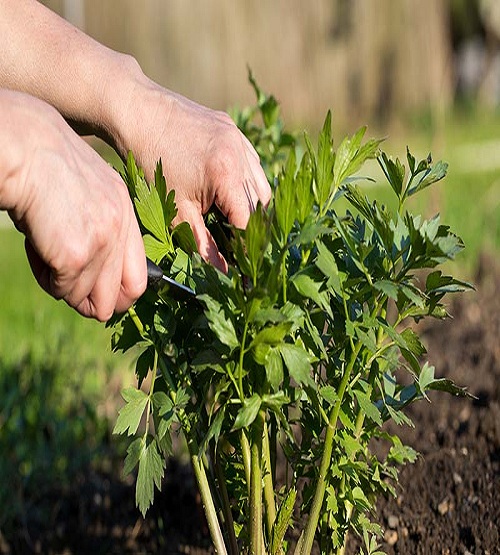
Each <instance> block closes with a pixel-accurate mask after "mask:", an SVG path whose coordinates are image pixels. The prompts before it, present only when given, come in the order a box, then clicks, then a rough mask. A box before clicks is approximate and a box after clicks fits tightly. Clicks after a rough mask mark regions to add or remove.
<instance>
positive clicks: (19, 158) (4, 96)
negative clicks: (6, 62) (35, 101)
mask: <svg viewBox="0 0 500 555" xmlns="http://www.w3.org/2000/svg"><path fill="white" fill-rule="evenodd" d="M21 96H24V95H21V94H20V93H15V92H13V91H9V90H6V89H0V121H2V125H1V126H0V209H1V210H14V209H15V208H16V206H17V204H18V202H19V201H18V199H19V196H20V195H21V191H20V188H21V187H20V186H19V185H18V183H19V182H20V174H21V173H22V167H23V165H24V158H25V153H26V149H25V146H24V136H23V133H21V132H20V129H22V127H21V125H22V121H21V118H20V112H21V110H20V104H21V102H22V98H21Z"/></svg>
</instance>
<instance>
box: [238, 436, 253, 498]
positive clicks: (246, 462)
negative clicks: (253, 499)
mask: <svg viewBox="0 0 500 555" xmlns="http://www.w3.org/2000/svg"><path fill="white" fill-rule="evenodd" d="M240 445H241V455H242V457H243V468H244V470H245V481H246V483H247V493H248V498H250V478H251V475H252V471H251V454H250V443H249V442H248V437H247V435H246V433H245V430H241V435H240Z"/></svg>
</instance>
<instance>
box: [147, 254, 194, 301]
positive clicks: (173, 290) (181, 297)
mask: <svg viewBox="0 0 500 555" xmlns="http://www.w3.org/2000/svg"><path fill="white" fill-rule="evenodd" d="M146 264H147V268H148V287H150V288H151V289H153V290H154V291H156V292H157V293H158V294H160V295H163V294H164V295H166V296H168V297H171V298H172V299H175V300H177V301H187V300H189V299H194V298H195V297H196V293H195V292H194V290H193V289H191V287H188V286H187V285H183V284H182V283H179V282H178V281H175V279H172V278H171V277H168V276H166V275H165V274H164V273H163V270H162V269H161V268H160V267H159V266H158V265H157V264H155V263H154V262H153V261H152V260H150V259H149V258H146Z"/></svg>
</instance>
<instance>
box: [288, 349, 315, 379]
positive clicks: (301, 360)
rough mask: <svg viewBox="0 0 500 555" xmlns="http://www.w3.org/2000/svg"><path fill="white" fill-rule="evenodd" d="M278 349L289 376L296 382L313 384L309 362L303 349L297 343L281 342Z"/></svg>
mask: <svg viewBox="0 0 500 555" xmlns="http://www.w3.org/2000/svg"><path fill="white" fill-rule="evenodd" d="M279 350H280V353H281V356H282V357H283V361H284V363H285V365H286V367H287V368H288V372H289V373H290V376H291V377H292V378H293V379H294V380H295V381H296V382H297V384H299V385H300V384H305V385H314V382H313V380H312V378H311V362H310V360H309V355H308V354H307V353H306V352H305V351H304V349H302V348H301V347H299V346H298V345H291V344H289V343H283V344H282V345H280V346H279Z"/></svg>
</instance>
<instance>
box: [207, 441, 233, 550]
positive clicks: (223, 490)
mask: <svg viewBox="0 0 500 555" xmlns="http://www.w3.org/2000/svg"><path fill="white" fill-rule="evenodd" d="M213 459H214V468H215V477H216V479H217V483H218V485H219V491H220V494H221V499H222V513H223V515H224V521H225V523H226V530H227V534H228V536H229V552H230V553H231V555H238V542H237V541H236V536H235V534H234V521H233V513H232V511H231V503H230V501H229V495H228V493H227V487H226V480H225V478H224V471H223V469H222V465H221V462H220V457H219V452H218V450H217V451H216V452H215V453H214V454H213Z"/></svg>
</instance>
